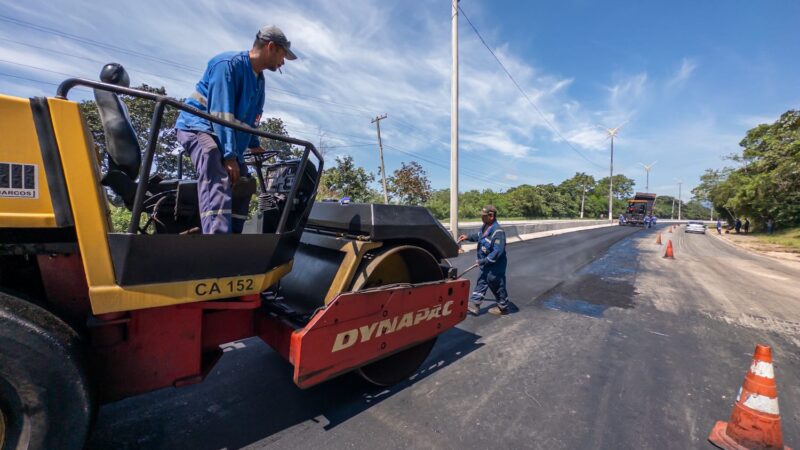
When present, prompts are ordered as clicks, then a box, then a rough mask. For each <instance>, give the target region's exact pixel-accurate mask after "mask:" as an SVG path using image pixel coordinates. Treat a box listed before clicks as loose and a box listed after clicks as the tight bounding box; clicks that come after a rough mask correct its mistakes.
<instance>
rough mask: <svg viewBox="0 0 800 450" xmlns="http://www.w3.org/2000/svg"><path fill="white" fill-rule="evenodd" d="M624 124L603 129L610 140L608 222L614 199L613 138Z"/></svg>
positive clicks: (611, 218) (611, 217)
mask: <svg viewBox="0 0 800 450" xmlns="http://www.w3.org/2000/svg"><path fill="white" fill-rule="evenodd" d="M625 123H626V122H623V123H622V124H621V125H619V126H618V127H616V128H605V130H606V133H608V137H609V138H611V159H610V162H609V165H608V167H609V169H608V173H609V175H608V220H614V214H613V209H612V207H613V199H614V138H615V137H617V133H619V129H620V128H622V125H625Z"/></svg>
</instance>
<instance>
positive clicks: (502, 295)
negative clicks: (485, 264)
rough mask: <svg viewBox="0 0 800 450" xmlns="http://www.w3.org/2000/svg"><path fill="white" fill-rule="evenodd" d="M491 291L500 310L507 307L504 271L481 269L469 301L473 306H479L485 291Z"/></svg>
mask: <svg viewBox="0 0 800 450" xmlns="http://www.w3.org/2000/svg"><path fill="white" fill-rule="evenodd" d="M489 289H491V290H492V294H494V298H495V300H497V306H498V307H500V309H505V308H507V307H508V292H506V273H505V270H502V271H500V270H491V269H487V268H483V269H481V274H480V276H479V277H478V281H477V282H476V283H475V290H474V291H472V295H470V297H469V301H470V302H472V303H474V304H475V305H480V304H481V302H482V301H483V296H484V295H486V291H487V290H489Z"/></svg>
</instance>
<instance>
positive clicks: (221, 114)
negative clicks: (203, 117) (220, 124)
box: [209, 112, 250, 127]
mask: <svg viewBox="0 0 800 450" xmlns="http://www.w3.org/2000/svg"><path fill="white" fill-rule="evenodd" d="M209 114H210V115H212V116H214V117H216V118H218V119H223V120H227V121H228V122H233V123H235V124H236V125H241V126H243V127H249V126H250V124H247V123H244V122H242V121H241V120H239V119H237V118H236V116H234V115H233V113H229V112H209Z"/></svg>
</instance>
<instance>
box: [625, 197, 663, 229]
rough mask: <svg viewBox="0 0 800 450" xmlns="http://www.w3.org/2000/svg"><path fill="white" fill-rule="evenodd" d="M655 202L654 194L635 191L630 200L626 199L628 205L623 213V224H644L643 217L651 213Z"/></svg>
mask: <svg viewBox="0 0 800 450" xmlns="http://www.w3.org/2000/svg"><path fill="white" fill-rule="evenodd" d="M655 203H656V194H651V193H647V192H637V193H636V195H634V197H633V198H632V199H631V200H628V207H627V209H625V214H624V216H625V224H626V225H644V218H645V216H647V215H648V214H650V215H652V214H653V206H654V205H655Z"/></svg>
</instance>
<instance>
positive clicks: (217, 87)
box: [175, 26, 297, 234]
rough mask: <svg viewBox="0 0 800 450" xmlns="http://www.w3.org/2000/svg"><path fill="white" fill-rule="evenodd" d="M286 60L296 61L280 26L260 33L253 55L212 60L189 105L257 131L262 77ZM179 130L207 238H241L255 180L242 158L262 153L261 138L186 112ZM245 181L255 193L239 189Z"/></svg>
mask: <svg viewBox="0 0 800 450" xmlns="http://www.w3.org/2000/svg"><path fill="white" fill-rule="evenodd" d="M284 59H288V60H290V61H291V60H294V59H297V56H295V54H294V53H293V52H292V50H291V43H290V42H289V40H288V39H286V35H285V34H283V31H281V30H280V28H278V27H276V26H265V27H262V28H261V29H260V30H258V33H257V34H256V38H255V41H254V42H253V47H252V48H251V49H250V50H249V51H247V50H246V51H242V52H226V53H221V54H219V55H217V56H215V57H213V58H211V60H210V61H209V62H208V67H206V71H205V73H204V74H203V78H201V79H200V81H198V82H197V86H196V87H195V91H194V92H193V93H192V94H191V95H190V96H189V98H188V99H187V100H186V103H187V104H188V105H191V106H194V107H195V108H197V109H199V110H201V111H204V112H206V113H208V114H210V115H212V116H214V117H217V118H220V119H225V120H229V121H232V122H236V123H239V124H241V125H247V126H251V127H257V126H258V122H259V120H261V113H262V110H263V108H264V89H265V88H264V72H263V71H264V69H267V70H269V71H271V72H275V71H276V70H278V69H280V67H281V66H282V65H283V63H284ZM175 127H176V128H177V129H178V132H177V138H178V142H179V143H180V144H181V145H182V146H183V148H184V149H186V151H187V153H189V156H190V157H191V158H192V163H193V164H194V167H195V169H196V170H197V195H198V200H199V202H200V223H201V224H202V226H203V233H204V234H217V233H222V234H224V233H231V232H233V233H241V232H242V227H243V226H244V221H245V220H246V219H247V211H248V207H249V204H250V196H251V195H252V193H253V192H254V191H255V183H254V182H252V179H251V178H249V177H248V178H244V177H245V176H246V175H247V174H248V170H247V166H246V165H245V164H244V153H245V150H247V149H250V151H254V152H255V151H263V150H262V149H261V147H260V145H259V142H258V137H257V136H254V135H251V134H248V133H245V132H241V131H236V130H233V129H231V128H228V127H224V126H222V125H218V124H216V123H211V122H210V121H208V120H206V119H203V118H201V117H198V116H195V115H192V114H190V113H187V112H184V111H181V113H180V115H179V116H178V121H177V123H176V125H175ZM240 178H241V181H242V182H240ZM245 180H247V181H250V183H248V184H252V190H249V191H248V188H247V187H246V186H245V187H242V186H241V185H242V184H243V182H244V181H245ZM236 192H243V195H235V193H236Z"/></svg>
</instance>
